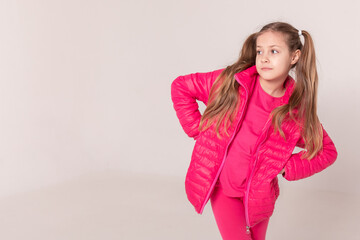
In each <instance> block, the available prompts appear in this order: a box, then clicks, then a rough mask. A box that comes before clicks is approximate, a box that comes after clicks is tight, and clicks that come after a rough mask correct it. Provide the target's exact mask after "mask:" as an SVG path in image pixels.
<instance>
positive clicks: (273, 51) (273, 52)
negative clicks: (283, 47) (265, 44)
mask: <svg viewBox="0 0 360 240" xmlns="http://www.w3.org/2000/svg"><path fill="white" fill-rule="evenodd" d="M271 51H272V52H273V53H274V52H276V53H279V52H278V51H277V50H275V49H273V50H271Z"/></svg>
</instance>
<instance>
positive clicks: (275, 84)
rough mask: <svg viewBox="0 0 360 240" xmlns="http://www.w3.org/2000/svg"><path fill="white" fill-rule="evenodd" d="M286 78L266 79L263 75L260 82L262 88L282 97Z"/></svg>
mask: <svg viewBox="0 0 360 240" xmlns="http://www.w3.org/2000/svg"><path fill="white" fill-rule="evenodd" d="M285 80H286V78H285V79H282V80H271V81H268V80H265V79H263V78H262V77H261V76H259V82H260V85H261V87H262V89H263V90H264V91H265V92H266V93H267V94H269V95H271V96H273V97H282V96H284V94H285V91H286V89H285V86H284V83H285Z"/></svg>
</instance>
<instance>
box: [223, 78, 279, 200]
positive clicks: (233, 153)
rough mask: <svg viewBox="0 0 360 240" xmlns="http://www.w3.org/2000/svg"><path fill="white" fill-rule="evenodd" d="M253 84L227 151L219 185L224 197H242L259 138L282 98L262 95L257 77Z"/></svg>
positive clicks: (262, 91) (263, 92)
mask: <svg viewBox="0 0 360 240" xmlns="http://www.w3.org/2000/svg"><path fill="white" fill-rule="evenodd" d="M255 81H256V82H255V87H254V92H253V94H252V96H251V98H250V100H249V105H248V108H247V110H246V113H245V116H244V121H243V124H242V126H241V128H240V130H239V132H238V133H237V134H236V135H235V138H234V141H233V142H232V143H231V145H230V147H229V151H228V154H227V156H226V160H225V164H224V168H223V170H222V172H221V174H220V184H221V185H222V188H223V190H224V194H225V195H227V196H229V197H243V196H245V193H244V192H245V189H246V178H247V176H248V172H249V171H250V169H249V163H250V160H251V157H252V155H254V146H255V143H256V140H257V139H258V138H259V136H260V135H261V132H262V129H263V128H264V125H265V123H266V121H267V119H268V117H269V114H270V113H271V111H272V110H273V109H274V106H275V105H276V104H277V102H279V101H281V98H283V97H284V96H282V97H273V96H271V95H270V94H268V93H267V92H265V91H264V90H263V89H262V87H261V85H260V82H259V76H257V77H256V80H255Z"/></svg>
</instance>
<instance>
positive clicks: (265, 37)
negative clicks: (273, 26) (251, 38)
mask: <svg viewBox="0 0 360 240" xmlns="http://www.w3.org/2000/svg"><path fill="white" fill-rule="evenodd" d="M274 45H275V46H278V47H286V42H285V37H284V35H283V34H282V33H279V32H272V31H266V32H264V33H261V34H260V35H259V36H258V37H257V39H256V47H271V46H274Z"/></svg>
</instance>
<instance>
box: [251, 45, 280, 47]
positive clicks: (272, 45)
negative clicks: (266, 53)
mask: <svg viewBox="0 0 360 240" xmlns="http://www.w3.org/2000/svg"><path fill="white" fill-rule="evenodd" d="M256 47H262V46H260V45H257V46H256ZM270 47H280V46H278V45H271V46H270Z"/></svg>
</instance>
